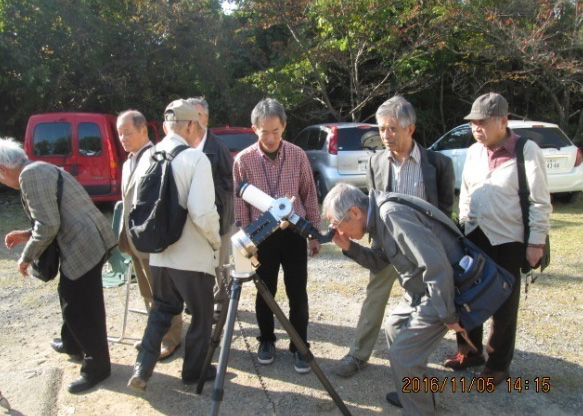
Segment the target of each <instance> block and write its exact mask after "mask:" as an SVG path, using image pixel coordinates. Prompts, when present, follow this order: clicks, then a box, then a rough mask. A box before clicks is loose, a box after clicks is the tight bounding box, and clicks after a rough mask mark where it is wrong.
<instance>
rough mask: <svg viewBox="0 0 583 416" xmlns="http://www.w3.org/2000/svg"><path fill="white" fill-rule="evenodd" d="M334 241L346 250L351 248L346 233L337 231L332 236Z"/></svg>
mask: <svg viewBox="0 0 583 416" xmlns="http://www.w3.org/2000/svg"><path fill="white" fill-rule="evenodd" d="M332 241H333V242H334V244H336V245H337V246H338V247H340V248H341V249H342V250H344V251H348V249H349V248H350V239H349V238H348V237H346V235H344V234H341V233H339V232H336V234H334V237H332Z"/></svg>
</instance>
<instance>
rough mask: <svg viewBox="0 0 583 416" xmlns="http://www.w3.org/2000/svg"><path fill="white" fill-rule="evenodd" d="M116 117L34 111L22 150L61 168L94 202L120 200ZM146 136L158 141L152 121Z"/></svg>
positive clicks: (122, 156) (120, 151)
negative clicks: (72, 177) (74, 179)
mask: <svg viewBox="0 0 583 416" xmlns="http://www.w3.org/2000/svg"><path fill="white" fill-rule="evenodd" d="M116 120H117V117H116V116H114V115H111V114H96V113H45V114H35V115H33V116H31V117H30V118H29V120H28V125H27V127H26V133H25V137H24V150H25V152H26V154H27V155H28V157H29V158H30V159H31V160H41V161H43V162H48V163H52V164H54V165H57V166H61V167H63V168H64V169H65V170H66V171H67V172H69V173H71V175H73V176H74V177H75V178H77V180H78V181H79V182H80V183H81V185H83V187H84V188H85V189H86V190H87V193H89V196H91V199H92V200H93V201H94V202H111V201H117V200H119V199H121V167H122V164H123V162H124V161H125V160H126V157H127V156H126V153H125V151H124V150H123V148H122V146H121V143H120V141H119V138H118V135H117V129H116V125H115V124H116ZM148 128H149V131H150V133H151V134H150V138H151V139H152V140H153V141H154V142H156V141H157V140H158V129H157V126H156V124H155V123H149V126H148Z"/></svg>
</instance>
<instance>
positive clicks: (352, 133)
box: [338, 126, 383, 150]
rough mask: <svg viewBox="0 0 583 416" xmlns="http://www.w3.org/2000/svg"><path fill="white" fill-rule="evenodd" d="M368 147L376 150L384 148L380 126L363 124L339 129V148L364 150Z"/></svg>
mask: <svg viewBox="0 0 583 416" xmlns="http://www.w3.org/2000/svg"><path fill="white" fill-rule="evenodd" d="M363 141H364V142H365V143H364V144H363ZM367 148H370V149H375V150H377V149H382V148H383V142H382V140H381V136H380V134H379V129H378V127H369V126H362V127H350V128H339V129H338V150H364V149H367Z"/></svg>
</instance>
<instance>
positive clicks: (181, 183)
mask: <svg viewBox="0 0 583 416" xmlns="http://www.w3.org/2000/svg"><path fill="white" fill-rule="evenodd" d="M200 128H201V127H200V124H199V123H198V112H197V110H196V109H195V108H194V106H193V105H191V104H189V103H188V102H187V101H186V100H176V101H173V102H171V103H170V104H169V105H168V107H166V111H165V112H164V132H165V133H166V137H164V139H163V140H162V141H161V142H160V143H158V144H157V145H156V146H155V149H156V151H166V152H171V151H172V150H173V149H174V148H175V147H177V146H180V145H186V146H189V147H192V146H193V143H191V142H189V140H190V139H189V138H191V137H193V134H192V133H193V130H196V129H200ZM143 160H145V158H142V160H141V161H140V163H139V164H138V167H137V168H136V175H137V178H141V177H142V176H143V175H144V173H145V171H146V170H147V168H148V166H149V163H147V161H146V162H144V163H142V161H143ZM171 166H172V174H173V176H174V180H175V182H176V186H177V189H178V197H179V203H180V205H181V206H183V207H185V208H186V209H187V211H188V216H187V219H186V222H185V224H184V229H183V231H182V235H181V237H180V238H179V239H178V241H176V242H175V243H174V244H171V245H170V246H168V247H167V248H166V249H165V250H164V251H162V252H160V253H152V254H150V268H151V271H152V293H153V295H154V306H153V307H152V310H151V311H150V314H149V316H148V323H147V325H146V330H145V331H144V336H143V338H142V347H141V350H140V352H139V354H138V358H137V360H136V364H135V366H134V371H133V375H132V377H131V379H130V380H129V382H128V387H130V388H131V389H133V390H136V391H139V392H141V391H144V390H145V389H146V385H147V383H148V380H149V378H150V377H151V376H152V373H153V371H154V367H155V365H156V362H157V361H158V357H159V355H160V345H161V343H162V338H163V337H164V335H165V334H166V332H167V331H168V328H169V327H170V324H171V321H172V318H173V317H174V316H175V315H178V314H181V313H182V310H183V308H184V304H186V306H187V307H188V309H189V310H190V311H191V313H192V321H191V323H190V326H189V327H188V330H187V331H186V336H185V342H184V345H185V347H184V362H183V365H182V380H183V382H184V383H186V384H192V383H197V382H198V380H199V378H201V377H204V378H205V379H206V380H211V379H213V378H214V377H215V375H216V368H215V367H211V368H210V369H209V371H208V373H207V374H201V371H202V366H203V363H204V359H205V356H206V351H207V347H208V341H209V339H210V335H211V327H212V323H213V286H214V281H215V278H214V271H215V267H216V265H217V264H216V263H217V253H218V252H217V250H218V249H219V247H220V241H221V240H220V236H219V215H218V213H217V209H216V207H215V194H214V185H213V178H212V172H211V164H210V162H209V160H208V158H207V157H206V156H205V155H204V153H202V152H201V151H200V150H197V149H194V148H190V149H186V150H183V151H182V152H180V153H179V154H178V155H176V157H175V158H174V159H172V162H171ZM139 180H140V179H138V181H139Z"/></svg>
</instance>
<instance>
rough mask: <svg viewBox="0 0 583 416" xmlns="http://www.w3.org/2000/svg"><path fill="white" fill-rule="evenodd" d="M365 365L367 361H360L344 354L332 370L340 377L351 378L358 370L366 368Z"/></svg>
mask: <svg viewBox="0 0 583 416" xmlns="http://www.w3.org/2000/svg"><path fill="white" fill-rule="evenodd" d="M367 364H368V362H367V361H364V360H360V359H358V358H356V357H355V356H353V355H350V354H346V355H345V356H344V357H343V358H342V359H341V360H340V363H338V365H337V366H336V368H335V369H334V373H335V374H337V375H339V376H340V377H352V376H353V375H355V374H356V373H358V371H359V370H361V369H362V368H364V367H366V366H367Z"/></svg>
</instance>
